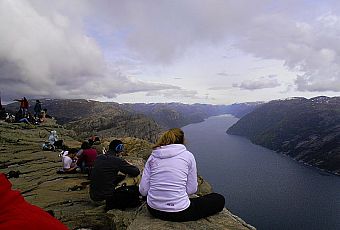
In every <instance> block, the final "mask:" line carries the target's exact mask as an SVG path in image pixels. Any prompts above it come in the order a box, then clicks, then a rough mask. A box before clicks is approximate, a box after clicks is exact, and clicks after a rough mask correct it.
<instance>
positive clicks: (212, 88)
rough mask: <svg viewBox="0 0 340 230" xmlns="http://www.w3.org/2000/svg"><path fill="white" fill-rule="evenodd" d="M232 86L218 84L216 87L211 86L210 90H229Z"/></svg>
mask: <svg viewBox="0 0 340 230" xmlns="http://www.w3.org/2000/svg"><path fill="white" fill-rule="evenodd" d="M231 88H232V87H230V86H216V87H210V88H208V90H229V89H231Z"/></svg>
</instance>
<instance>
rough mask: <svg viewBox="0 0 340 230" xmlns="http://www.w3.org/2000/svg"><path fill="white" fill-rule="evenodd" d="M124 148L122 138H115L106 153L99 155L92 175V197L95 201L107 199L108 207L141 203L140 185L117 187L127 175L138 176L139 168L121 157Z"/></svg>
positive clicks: (132, 205) (133, 205)
mask: <svg viewBox="0 0 340 230" xmlns="http://www.w3.org/2000/svg"><path fill="white" fill-rule="evenodd" d="M123 150H124V145H123V143H122V142H121V141H120V140H113V141H111V143H110V145H109V150H108V151H107V153H106V154H101V155H98V157H97V158H96V160H95V162H94V166H93V169H92V172H91V175H90V181H91V182H90V197H91V199H92V200H94V201H103V200H105V201H106V209H107V210H109V209H114V208H117V209H125V208H133V207H137V206H138V205H139V204H140V200H139V195H140V194H139V191H138V186H126V187H125V188H123V190H124V191H122V189H121V188H122V187H120V188H119V189H118V188H115V187H116V186H117V185H118V183H119V182H121V181H122V180H123V179H124V178H125V175H120V174H118V173H119V172H120V173H123V174H127V175H129V176H132V177H137V176H138V175H139V173H140V171H139V169H138V168H137V167H136V166H134V165H132V164H130V163H129V162H127V161H126V160H124V159H122V158H121V157H119V154H121V153H122V152H123Z"/></svg>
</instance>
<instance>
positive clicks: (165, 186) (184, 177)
mask: <svg viewBox="0 0 340 230" xmlns="http://www.w3.org/2000/svg"><path fill="white" fill-rule="evenodd" d="M184 143H185V138H184V132H183V131H182V130H181V129H179V128H174V129H170V130H168V131H166V132H165V133H164V134H163V135H162V136H161V137H160V138H159V140H158V141H157V143H156V144H155V145H154V147H153V151H152V153H151V155H150V157H149V158H148V160H147V162H146V164H145V167H144V170H143V173H142V177H141V181H140V184H139V186H137V185H136V186H129V187H127V186H125V187H124V186H123V188H122V186H120V187H118V184H119V183H120V182H121V181H122V180H123V179H124V178H125V175H129V176H131V177H137V176H138V175H139V174H140V170H139V169H138V167H136V166H134V165H132V164H131V163H129V162H128V161H126V160H125V159H123V158H121V157H120V155H121V154H122V152H123V151H124V144H123V143H122V142H121V141H120V140H113V141H111V143H110V145H109V149H108V151H107V153H106V154H102V155H99V156H97V157H96V159H95V161H94V164H93V168H92V172H91V175H90V197H91V199H92V200H94V201H106V208H107V209H113V208H118V209H124V208H130V207H135V206H138V205H139V204H140V202H138V201H140V200H138V198H139V197H143V198H144V199H146V203H147V208H148V210H149V212H150V214H151V215H152V216H154V217H156V218H159V219H162V220H167V221H176V222H183V221H193V220H198V219H200V218H204V217H207V216H210V215H213V214H215V213H218V212H220V211H221V210H222V209H223V208H224V204H225V199H224V197H223V196H222V195H220V194H217V193H211V194H208V195H204V196H199V197H197V196H196V197H195V196H194V194H195V193H196V192H197V189H198V183H197V168H196V161H195V157H194V155H193V154H192V153H191V152H189V151H188V150H187V149H186V147H185V145H184ZM121 173H122V174H123V175H122V174H121ZM189 196H190V197H189Z"/></svg>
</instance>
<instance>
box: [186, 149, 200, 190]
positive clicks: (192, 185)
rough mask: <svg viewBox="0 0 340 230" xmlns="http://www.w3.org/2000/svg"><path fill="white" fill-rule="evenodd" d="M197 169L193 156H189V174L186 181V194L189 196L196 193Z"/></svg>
mask: <svg viewBox="0 0 340 230" xmlns="http://www.w3.org/2000/svg"><path fill="white" fill-rule="evenodd" d="M197 186H198V183H197V168H196V161H195V158H194V156H193V155H192V154H191V157H190V163H189V172H188V180H187V186H186V189H187V194H188V195H191V194H194V193H195V192H196V191H197Z"/></svg>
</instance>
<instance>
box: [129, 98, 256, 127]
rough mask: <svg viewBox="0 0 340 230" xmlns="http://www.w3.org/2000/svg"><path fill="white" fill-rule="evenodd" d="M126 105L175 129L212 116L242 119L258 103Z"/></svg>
mask: <svg viewBox="0 0 340 230" xmlns="http://www.w3.org/2000/svg"><path fill="white" fill-rule="evenodd" d="M124 105H125V106H127V107H128V108H129V109H130V110H132V111H135V112H137V113H142V114H144V115H146V116H148V117H151V118H152V119H154V120H155V121H156V122H157V123H158V124H160V125H161V126H163V127H166V128H174V127H183V126H185V125H188V124H192V123H197V122H202V121H204V119H206V118H208V117H210V116H216V115H221V114H232V115H234V116H236V117H241V116H243V115H245V114H247V113H249V112H250V111H252V110H253V109H254V108H255V107H256V106H257V105H258V103H241V104H233V105H210V104H192V105H189V104H182V103H150V104H145V103H137V104H124Z"/></svg>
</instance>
